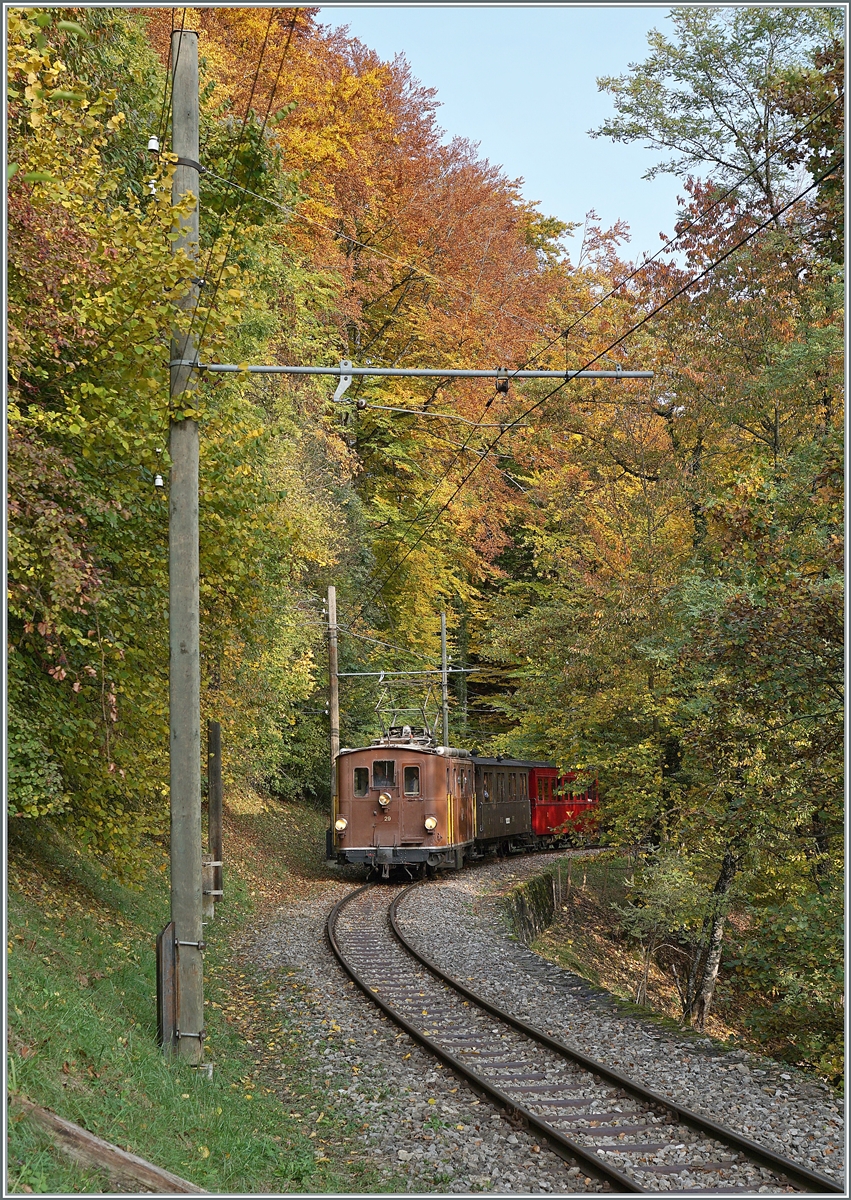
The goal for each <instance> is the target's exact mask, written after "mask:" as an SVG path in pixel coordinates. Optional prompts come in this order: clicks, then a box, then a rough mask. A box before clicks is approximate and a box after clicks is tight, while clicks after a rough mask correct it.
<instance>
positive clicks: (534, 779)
mask: <svg viewBox="0 0 851 1200" xmlns="http://www.w3.org/2000/svg"><path fill="white" fill-rule="evenodd" d="M575 782H576V772H575V771H568V772H567V774H565V775H559V773H558V771H557V770H556V769H555V767H552V766H549V765H545V764H542V763H536V764H535V765H534V766H533V767H532V768H531V769H530V771H529V798H530V800H531V803H532V832H533V833H534V834H535V836H536V837H537V838H543V839H546V840H549V839H551V838H552V839H556V838H557V839H559V840H560V839H562V838H569V837H570V836H571V835H572V834H573V835H580V834H581V835H583V836H584V835H586V834H588V833H589V832H591V830H592V829H593V828H594V824H595V821H596V809H597V784H596V783H592V784H591V786H590V787H588V788H586V789H585V790H584V791H581V792H578V791H574V790H573V784H574V783H575Z"/></svg>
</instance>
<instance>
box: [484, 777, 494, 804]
mask: <svg viewBox="0 0 851 1200" xmlns="http://www.w3.org/2000/svg"><path fill="white" fill-rule="evenodd" d="M482 794H483V796H484V798H485V800H490V798H491V796H492V795H493V776H492V775H491V773H490V771H485V781H484V787H483V790H482Z"/></svg>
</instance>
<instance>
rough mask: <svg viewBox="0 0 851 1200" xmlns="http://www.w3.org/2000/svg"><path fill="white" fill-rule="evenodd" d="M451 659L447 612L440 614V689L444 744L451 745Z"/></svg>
mask: <svg viewBox="0 0 851 1200" xmlns="http://www.w3.org/2000/svg"><path fill="white" fill-rule="evenodd" d="M448 668H449V661H448V659H447V657H446V613H445V612H442V613H441V614H440V691H441V700H442V704H443V744H444V746H448V745H449V670H448Z"/></svg>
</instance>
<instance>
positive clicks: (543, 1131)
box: [325, 884, 644, 1195]
mask: <svg viewBox="0 0 851 1200" xmlns="http://www.w3.org/2000/svg"><path fill="white" fill-rule="evenodd" d="M371 886H372V885H371V884H364V886H363V887H360V888H358V889H357V890H356V891H354V892H350V893H349V895H348V896H344V897H343V899H342V900H340V901H339V902H338V903H337V904H335V905H334V908H333V909H332V910H331V912H330V914H329V916H328V921H327V923H326V926H325V930H326V934H327V937H328V942H329V944H330V946H331V949H332V951H333V953H334V955H335V956H336V958H337V961H338V962H339V963H340V966H341V967H342V968H343V970H344V971H345V972H346V974H347V975H348V976H349V978H350V979H351V980H352V981H353V983H355V984H356V985H357V986H358V987H359V988H360V989H361V991H362V992H363V993H364V995H365V996H367V997H368V998H369V999H370V1000H371V1001H372V1002H373V1004H375V1005H377V1007H378V1008H380V1009H381V1011H382V1012H383V1013H385V1015H386V1016H388V1017H389V1018H390V1020H391V1021H393V1023H394V1024H395V1025H398V1026H399V1028H400V1029H404V1031H405V1033H407V1035H408V1036H409V1037H410V1038H412V1039H413V1040H414V1041H415V1042H418V1043H419V1044H420V1045H421V1046H423V1047H425V1049H426V1050H428V1051H429V1053H430V1054H433V1055H434V1056H435V1057H436V1058H439V1059H440V1060H441V1061H442V1062H443V1063H444V1064H445V1065H446V1066H447V1067H449V1068H450V1070H452V1071H453V1072H454V1074H456V1075H457V1076H458V1077H459V1078H462V1079H465V1080H466V1081H467V1082H468V1083H469V1084H470V1086H471V1087H472V1088H473V1090H474V1091H476V1092H478V1093H479V1094H481V1095H483V1096H485V1097H486V1098H487V1099H488V1100H490V1101H492V1102H493V1103H495V1104H496V1105H497V1106H498V1107H499V1108H502V1109H504V1110H506V1111H507V1112H510V1113H513V1114H514V1115H516V1116H517V1117H520V1118H521V1119H522V1120H523V1121H524V1122H526V1123H527V1124H528V1125H529V1126H531V1127H532V1128H533V1129H534V1130H535V1132H536V1133H538V1134H540V1136H541V1138H542V1139H543V1140H544V1141H546V1142H547V1144H548V1145H550V1146H551V1147H552V1149H553V1150H555V1152H556V1153H557V1154H558V1155H559V1156H560V1157H561V1158H564V1159H567V1160H568V1161H569V1162H571V1163H581V1164H582V1166H583V1167H585V1168H586V1170H587V1171H588V1172H589V1174H593V1175H594V1176H596V1178H598V1179H600V1180H602V1181H603V1182H605V1183H609V1184H611V1185H612V1186H613V1187H614V1188H615V1189H616V1191H619V1192H626V1193H629V1194H636V1195H642V1194H643V1193H644V1189H643V1188H642V1187H640V1186H639V1185H638V1184H637V1183H636V1182H635V1181H634V1180H632V1179H630V1178H629V1176H628V1175H624V1174H623V1173H622V1172H620V1171H618V1170H617V1168H616V1167H610V1166H608V1165H607V1164H606V1163H605V1162H603V1160H602V1159H601V1158H600V1157H599V1156H598V1155H596V1154H592V1153H590V1152H589V1151H588V1150H587V1149H586V1147H584V1146H581V1145H579V1144H578V1143H576V1142H574V1141H572V1140H571V1139H570V1138H568V1137H565V1136H564V1134H562V1133H559V1131H558V1130H557V1129H552V1128H551V1127H550V1126H549V1125H547V1124H546V1123H545V1122H544V1121H542V1120H541V1118H540V1117H539V1116H538V1115H537V1114H536V1113H533V1112H530V1111H529V1110H528V1109H527V1108H524V1107H523V1105H522V1104H518V1103H517V1101H516V1100H513V1099H512V1098H511V1097H510V1096H508V1095H507V1094H506V1093H505V1092H503V1091H502V1090H501V1089H500V1088H498V1087H494V1085H493V1084H491V1083H488V1082H487V1081H486V1080H485V1079H483V1078H482V1077H481V1076H480V1075H477V1074H476V1072H475V1071H471V1070H470V1069H469V1067H468V1066H467V1065H466V1063H463V1062H462V1061H461V1060H460V1059H458V1058H456V1056H455V1055H454V1054H450V1053H449V1051H448V1050H444V1049H443V1048H442V1047H441V1046H437V1045H435V1043H434V1042H433V1040H432V1039H431V1038H430V1037H429V1035H428V1034H425V1033H423V1032H422V1031H421V1030H419V1029H417V1027H416V1026H415V1025H412V1024H411V1023H410V1022H409V1021H407V1020H406V1019H405V1018H404V1017H403V1016H402V1015H401V1013H399V1012H397V1011H396V1010H395V1009H394V1008H393V1007H392V1005H390V1004H387V1003H386V1002H385V1001H384V1000H383V999H382V998H381V997H380V996H379V995H378V994H377V992H376V991H374V990H373V988H372V987H371V986H370V985H369V984H368V983H367V982H366V980H365V979H362V978H361V976H360V974H359V973H358V972H357V971H356V970H355V968H354V967H353V966H352V965H351V963H349V962H348V961H347V959H346V956H345V954H344V953H343V951H342V949H341V948H340V945H339V943H338V941H337V938H336V924H337V918H338V916H339V914H340V912H341V911H342V909H343V908H344V907H345V905H347V904H348V903H349V902H350V901H351V900H354V898H355V897H356V896H359V895H361V893H363V892H365V891H367V890H368V889H369V888H370V887H371ZM407 890H408V889H407V888H406V889H405V891H407ZM400 899H401V897H400ZM429 969H431V968H429Z"/></svg>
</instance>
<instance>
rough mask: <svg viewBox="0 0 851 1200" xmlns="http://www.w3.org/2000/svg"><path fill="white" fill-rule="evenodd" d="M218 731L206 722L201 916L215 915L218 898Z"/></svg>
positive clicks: (214, 724)
mask: <svg viewBox="0 0 851 1200" xmlns="http://www.w3.org/2000/svg"><path fill="white" fill-rule="evenodd" d="M223 800H224V794H223V788H222V727H221V725H220V724H219V722H218V721H208V722H207V849H208V852H209V858H208V860H207V861H206V862H205V863H204V916H205V917H207V918H208V919H209V918H211V917H214V916H215V915H216V904H217V903H218V901H219V900H221V898H222V805H223Z"/></svg>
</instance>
